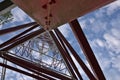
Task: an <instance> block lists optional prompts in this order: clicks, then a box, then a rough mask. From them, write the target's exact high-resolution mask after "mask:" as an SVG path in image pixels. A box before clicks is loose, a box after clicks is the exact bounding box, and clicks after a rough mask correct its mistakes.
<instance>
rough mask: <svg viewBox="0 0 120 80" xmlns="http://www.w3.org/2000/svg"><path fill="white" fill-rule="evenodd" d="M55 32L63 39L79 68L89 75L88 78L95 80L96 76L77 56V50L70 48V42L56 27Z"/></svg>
mask: <svg viewBox="0 0 120 80" xmlns="http://www.w3.org/2000/svg"><path fill="white" fill-rule="evenodd" d="M56 32H57V33H58V34H59V36H60V38H61V39H62V40H63V42H64V43H65V44H66V46H67V47H68V48H69V50H70V51H71V53H72V55H73V56H74V58H75V59H76V60H77V61H78V63H79V65H80V66H81V68H82V69H83V71H84V72H85V73H86V74H87V76H88V77H89V79H90V80H96V78H95V77H94V75H93V74H92V73H91V71H90V70H89V69H88V68H87V66H86V65H85V64H84V62H83V61H82V59H81V58H80V57H79V55H78V54H77V52H76V51H75V50H74V49H73V48H72V46H71V45H70V43H69V42H68V41H67V40H66V39H65V37H64V36H63V35H62V33H61V32H60V31H59V30H58V29H56Z"/></svg>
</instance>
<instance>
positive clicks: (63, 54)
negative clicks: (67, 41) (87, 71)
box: [50, 31, 77, 79]
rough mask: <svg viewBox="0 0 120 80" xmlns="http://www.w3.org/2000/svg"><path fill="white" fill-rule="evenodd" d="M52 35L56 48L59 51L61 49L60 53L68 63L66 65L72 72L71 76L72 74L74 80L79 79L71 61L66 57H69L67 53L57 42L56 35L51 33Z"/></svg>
mask: <svg viewBox="0 0 120 80" xmlns="http://www.w3.org/2000/svg"><path fill="white" fill-rule="evenodd" d="M50 35H51V37H52V38H53V40H54V42H55V44H56V46H57V47H58V49H59V51H60V53H61V55H62V57H63V59H64V60H65V62H66V64H67V67H68V69H69V70H70V72H71V74H72V76H73V79H74V78H75V79H77V77H76V75H75V73H74V71H73V68H72V66H71V65H70V61H69V60H68V59H67V57H66V56H67V53H66V52H65V50H64V49H63V48H62V46H61V44H60V43H59V41H58V40H57V38H56V36H55V34H54V33H53V32H52V31H50Z"/></svg>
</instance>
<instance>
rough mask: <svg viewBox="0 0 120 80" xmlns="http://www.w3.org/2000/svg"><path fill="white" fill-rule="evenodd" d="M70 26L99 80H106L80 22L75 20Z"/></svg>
mask: <svg viewBox="0 0 120 80" xmlns="http://www.w3.org/2000/svg"><path fill="white" fill-rule="evenodd" d="M69 24H70V26H71V29H72V31H73V33H74V35H75V37H76V38H77V40H78V42H79V44H80V46H81V48H82V50H83V53H84V54H85V56H86V58H87V60H88V62H89V64H90V66H91V68H92V70H93V72H94V74H95V76H96V78H97V79H98V80H106V79H105V76H104V74H103V72H102V70H101V68H100V66H99V64H98V61H97V59H96V57H95V55H94V53H93V51H92V49H91V47H90V45H89V43H88V41H87V38H86V37H85V34H84V32H83V31H82V29H81V26H80V25H79V22H78V20H74V21H72V22H70V23H69Z"/></svg>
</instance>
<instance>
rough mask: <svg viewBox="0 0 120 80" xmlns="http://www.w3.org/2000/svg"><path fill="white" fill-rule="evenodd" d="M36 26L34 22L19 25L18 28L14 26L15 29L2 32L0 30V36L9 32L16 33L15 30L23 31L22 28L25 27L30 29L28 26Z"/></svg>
mask: <svg viewBox="0 0 120 80" xmlns="http://www.w3.org/2000/svg"><path fill="white" fill-rule="evenodd" d="M36 24H37V23H36V22H30V23H27V24H23V25H19V26H16V27H11V28H7V29H3V30H0V35H4V34H7V33H10V32H13V31H17V30H20V29H23V28H27V27H30V26H32V25H36Z"/></svg>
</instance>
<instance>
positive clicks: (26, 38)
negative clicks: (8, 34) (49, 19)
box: [1, 28, 45, 51]
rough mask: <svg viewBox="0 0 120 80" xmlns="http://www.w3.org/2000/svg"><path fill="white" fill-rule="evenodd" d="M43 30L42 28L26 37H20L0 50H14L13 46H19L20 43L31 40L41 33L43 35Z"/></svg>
mask: <svg viewBox="0 0 120 80" xmlns="http://www.w3.org/2000/svg"><path fill="white" fill-rule="evenodd" d="M44 31H45V30H44V29H43V28H41V29H39V30H37V31H34V32H31V33H30V34H28V35H25V36H22V38H21V37H20V38H18V39H17V40H16V41H15V42H14V43H13V44H11V45H9V46H7V47H5V48H3V49H1V50H2V51H8V50H10V49H12V48H14V47H15V46H17V45H20V44H21V43H23V42H26V41H27V40H29V39H31V38H34V37H36V36H38V35H40V34H41V33H43V32H44Z"/></svg>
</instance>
